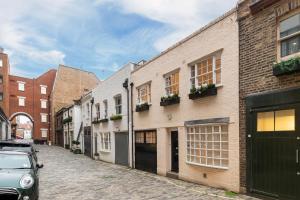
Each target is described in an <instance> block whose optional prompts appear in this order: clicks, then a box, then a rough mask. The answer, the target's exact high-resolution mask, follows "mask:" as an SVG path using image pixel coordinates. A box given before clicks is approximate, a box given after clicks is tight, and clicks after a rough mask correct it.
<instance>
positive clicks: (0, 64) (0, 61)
mask: <svg viewBox="0 0 300 200" xmlns="http://www.w3.org/2000/svg"><path fill="white" fill-rule="evenodd" d="M0 67H3V60H2V59H1V58H0Z"/></svg>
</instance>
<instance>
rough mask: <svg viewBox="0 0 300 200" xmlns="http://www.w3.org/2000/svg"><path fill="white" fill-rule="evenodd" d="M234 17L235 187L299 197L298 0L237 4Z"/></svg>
mask: <svg viewBox="0 0 300 200" xmlns="http://www.w3.org/2000/svg"><path fill="white" fill-rule="evenodd" d="M238 18H239V31H240V32H239V43H240V57H239V59H240V147H241V153H240V155H241V167H240V169H241V186H242V188H243V190H244V191H246V190H247V191H248V192H250V193H252V194H258V195H263V196H265V197H272V198H276V199H300V190H299V186H300V164H299V147H300V104H299V103H300V73H299V69H300V67H299V66H300V62H299V60H300V59H299V52H300V1H299V0H285V1H280V0H256V1H251V0H244V1H240V2H239V5H238Z"/></svg>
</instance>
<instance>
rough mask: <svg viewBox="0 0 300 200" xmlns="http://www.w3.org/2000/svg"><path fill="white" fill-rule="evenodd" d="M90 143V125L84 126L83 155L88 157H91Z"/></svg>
mask: <svg viewBox="0 0 300 200" xmlns="http://www.w3.org/2000/svg"><path fill="white" fill-rule="evenodd" d="M91 144H92V136H91V127H90V126H89V127H84V155H86V156H89V157H92V151H91Z"/></svg>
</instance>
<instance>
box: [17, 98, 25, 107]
mask: <svg viewBox="0 0 300 200" xmlns="http://www.w3.org/2000/svg"><path fill="white" fill-rule="evenodd" d="M18 101H19V106H25V97H18Z"/></svg>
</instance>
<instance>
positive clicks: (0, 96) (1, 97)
mask: <svg viewBox="0 0 300 200" xmlns="http://www.w3.org/2000/svg"><path fill="white" fill-rule="evenodd" d="M0 101H3V93H2V92H1V93H0Z"/></svg>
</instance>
